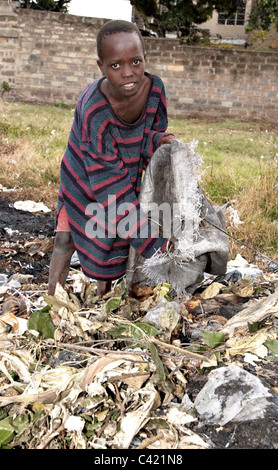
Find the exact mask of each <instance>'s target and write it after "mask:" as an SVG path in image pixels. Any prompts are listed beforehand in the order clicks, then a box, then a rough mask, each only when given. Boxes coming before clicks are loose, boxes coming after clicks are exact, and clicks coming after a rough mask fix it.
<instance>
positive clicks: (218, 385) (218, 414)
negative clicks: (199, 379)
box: [194, 364, 273, 426]
mask: <svg viewBox="0 0 278 470" xmlns="http://www.w3.org/2000/svg"><path fill="white" fill-rule="evenodd" d="M271 399H273V394H272V393H271V391H270V390H269V389H268V388H266V387H265V386H264V385H263V384H262V382H261V381H260V380H259V379H258V378H257V377H255V376H254V375H253V374H250V373H249V372H247V371H245V370H244V369H242V368H241V367H238V366H237V365H235V364H231V365H229V366H227V367H220V368H218V369H216V370H214V371H212V372H211V373H210V374H209V376H208V382H207V383H206V385H205V386H204V387H203V388H202V390H201V391H200V392H199V393H198V395H197V397H196V399H195V401H194V407H195V408H196V410H197V412H198V414H199V415H200V417H201V420H203V421H205V422H206V423H207V424H216V425H222V426H223V425H225V424H227V423H229V422H230V421H247V420H248V421H249V420H253V419H259V418H263V417H264V416H265V413H266V410H267V408H268V407H269V406H270V401H271Z"/></svg>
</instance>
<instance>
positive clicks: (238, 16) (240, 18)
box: [218, 3, 246, 26]
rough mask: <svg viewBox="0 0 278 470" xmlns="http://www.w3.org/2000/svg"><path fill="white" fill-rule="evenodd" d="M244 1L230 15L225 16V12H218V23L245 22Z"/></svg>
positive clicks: (233, 23)
mask: <svg viewBox="0 0 278 470" xmlns="http://www.w3.org/2000/svg"><path fill="white" fill-rule="evenodd" d="M245 12H246V3H243V4H242V5H241V6H240V7H239V8H238V9H237V11H236V13H234V14H233V15H231V16H228V17H227V14H226V13H225V12H220V13H218V24H225V25H233V26H241V25H244V22H245Z"/></svg>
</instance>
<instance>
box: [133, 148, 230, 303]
mask: <svg viewBox="0 0 278 470" xmlns="http://www.w3.org/2000/svg"><path fill="white" fill-rule="evenodd" d="M196 145H197V143H196V142H191V143H183V142H180V141H178V140H175V139H174V140H173V141H172V143H171V145H163V146H161V147H159V148H158V149H157V150H156V152H155V153H154V155H153V157H152V159H151V161H150V163H149V164H148V167H147V169H146V173H145V176H144V180H143V185H142V189H141V193H140V198H139V200H140V206H141V208H142V210H143V211H144V213H145V214H146V215H148V217H149V219H150V223H152V224H153V225H154V226H155V228H156V229H158V230H159V231H160V233H163V235H165V233H164V229H165V228H166V229H167V233H168V234H169V235H170V236H167V237H166V238H172V239H175V240H176V242H175V249H174V251H173V252H171V253H169V252H168V251H166V252H164V253H162V254H161V253H157V254H155V255H154V256H152V257H151V258H150V259H147V260H144V259H143V258H142V257H141V256H140V255H138V253H136V252H135V250H134V249H132V248H131V250H130V255H129V261H128V268H127V286H128V288H130V287H131V285H132V284H136V283H141V284H146V285H157V284H159V283H161V282H168V283H169V284H171V286H172V288H174V289H175V290H176V291H177V293H178V294H183V293H187V292H188V293H190V292H193V291H194V289H195V288H196V286H197V285H198V283H200V282H201V281H202V280H203V277H204V272H205V271H207V272H209V273H211V274H217V275H224V274H225V272H226V267H227V261H228V236H227V234H226V233H225V227H226V221H225V207H222V208H220V207H216V206H212V205H211V204H210V202H209V201H208V199H207V198H206V196H205V194H204V193H203V191H202V188H201V187H200V185H199V182H198V179H199V178H200V165H201V163H202V159H201V157H200V155H198V154H197V153H196V152H195V147H196ZM154 204H155V205H156V207H157V206H158V207H163V205H164V207H165V204H166V205H167V208H168V207H171V215H170V217H168V219H167V220H163V219H164V217H163V215H162V216H161V214H159V217H160V218H159V220H158V221H157V220H155V221H154V220H153V217H152V210H153V207H154ZM174 209H175V210H174ZM160 212H161V211H160ZM161 217H162V219H161ZM157 224H158V225H159V227H158V226H157ZM166 225H167V227H166ZM216 227H220V228H222V230H219V229H218V228H216ZM169 232H171V233H169Z"/></svg>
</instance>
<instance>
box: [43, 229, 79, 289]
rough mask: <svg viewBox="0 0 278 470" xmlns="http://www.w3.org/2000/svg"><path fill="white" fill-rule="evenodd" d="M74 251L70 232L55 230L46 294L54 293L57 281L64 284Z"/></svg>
mask: <svg viewBox="0 0 278 470" xmlns="http://www.w3.org/2000/svg"><path fill="white" fill-rule="evenodd" d="M74 251H75V248H74V244H73V240H72V236H71V234H70V232H56V235H55V241H54V249H53V253H52V256H51V261H50V266H49V279H48V294H49V295H54V293H55V288H56V284H57V282H59V283H60V284H61V285H62V286H64V285H65V283H66V280H67V276H68V273H69V269H70V261H71V257H72V255H73V253H74Z"/></svg>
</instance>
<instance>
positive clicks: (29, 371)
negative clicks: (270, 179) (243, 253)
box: [0, 256, 278, 449]
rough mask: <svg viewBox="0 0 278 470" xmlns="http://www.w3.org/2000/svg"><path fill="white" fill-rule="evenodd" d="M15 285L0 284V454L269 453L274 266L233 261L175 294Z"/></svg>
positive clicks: (276, 295) (79, 281) (167, 288)
mask: <svg viewBox="0 0 278 470" xmlns="http://www.w3.org/2000/svg"><path fill="white" fill-rule="evenodd" d="M244 268H245V269H246V271H245V272H244ZM26 281H27V282H26ZM23 282H25V283H22V284H21V286H20V287H18V285H17V286H16V287H15V286H14V285H13V283H12V282H11V281H9V279H6V280H4V279H2V285H1V286H0V309H1V314H0V329H1V332H0V448H15V449H16V448H22V449H27V448H28V449H52V448H55V449H65V448H68V449H211V448H228V447H232V448H233V447H245V445H247V441H248V446H249V447H251V448H252V446H254V447H257V448H258V447H260V446H261V447H268V448H271V447H272V448H277V446H278V439H277V421H278V407H277V404H278V401H277V392H278V383H277V358H278V339H277V322H278V289H277V287H278V274H277V272H276V271H273V270H257V269H256V267H255V266H252V265H249V264H248V263H247V262H246V261H245V260H243V262H242V258H241V257H240V256H239V257H237V259H235V260H233V261H232V262H231V263H230V266H229V269H228V271H227V273H226V275H225V276H222V277H221V278H220V277H219V276H218V277H217V276H207V277H205V278H204V280H203V282H202V283H200V285H199V286H198V288H197V289H196V290H195V292H194V293H193V294H191V295H181V296H178V295H177V294H176V293H175V291H173V289H172V288H171V285H169V284H167V283H161V284H158V285H157V286H156V287H154V288H153V287H150V286H145V285H135V286H134V288H133V291H132V293H128V292H127V289H126V285H125V282H124V281H122V282H120V283H117V284H116V285H115V286H114V287H113V291H111V292H110V293H109V294H107V295H106V296H105V297H104V298H99V297H98V296H97V295H96V291H95V284H94V283H93V282H92V281H90V280H88V279H87V278H86V277H85V276H84V275H83V274H81V273H80V272H79V271H77V270H72V272H71V273H70V277H69V280H68V284H67V288H66V289H63V288H62V287H61V286H57V289H56V292H55V296H49V295H47V294H46V291H45V289H44V288H45V286H36V285H30V284H28V280H27V279H25V280H23ZM252 423H256V427H255V429H256V430H254V428H253V427H252ZM275 423H276V425H275ZM244 426H246V427H244ZM264 427H265V428H264ZM247 428H248V429H250V430H251V431H249V435H248V439H247V437H246V439H245V441H242V442H240V441H239V440H240V434H237V433H238V432H239V430H240V429H241V430H242V429H244V430H245V432H247V431H246V429H247ZM250 432H251V434H252V433H253V437H254V440H253V442H250ZM237 436H238V437H237ZM241 436H243V434H241ZM267 439H268V440H267Z"/></svg>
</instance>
